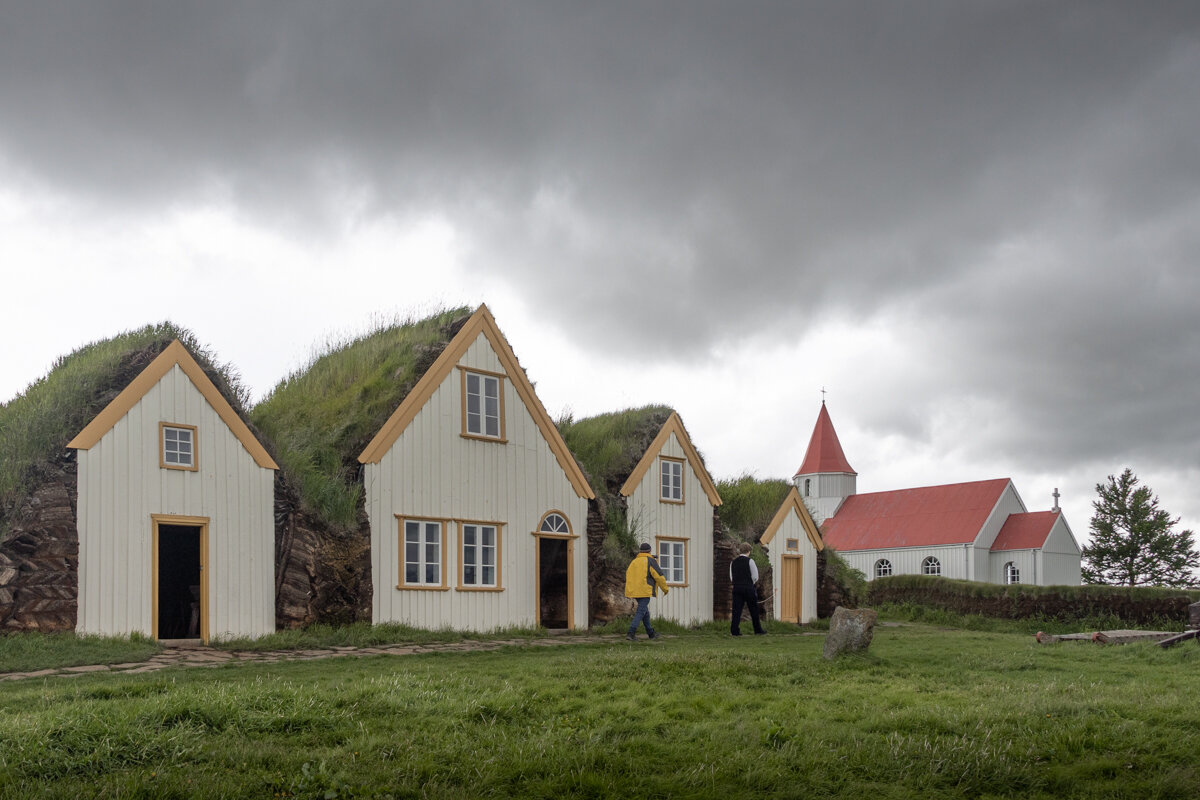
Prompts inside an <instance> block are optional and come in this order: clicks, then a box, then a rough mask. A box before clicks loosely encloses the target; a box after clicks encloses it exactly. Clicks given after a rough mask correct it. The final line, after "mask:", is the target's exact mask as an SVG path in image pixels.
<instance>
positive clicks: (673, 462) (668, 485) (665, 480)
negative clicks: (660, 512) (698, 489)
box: [659, 458, 683, 503]
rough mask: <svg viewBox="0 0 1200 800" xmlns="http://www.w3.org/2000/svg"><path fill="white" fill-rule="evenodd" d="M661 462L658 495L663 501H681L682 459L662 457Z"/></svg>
mask: <svg viewBox="0 0 1200 800" xmlns="http://www.w3.org/2000/svg"><path fill="white" fill-rule="evenodd" d="M660 462H661V463H662V492H661V494H660V495H659V497H660V499H661V500H662V501H663V502H664V503H682V502H683V460H682V459H678V458H663V459H660Z"/></svg>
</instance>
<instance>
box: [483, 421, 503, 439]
mask: <svg viewBox="0 0 1200 800" xmlns="http://www.w3.org/2000/svg"><path fill="white" fill-rule="evenodd" d="M486 419H487V430H486V431H485V432H484V433H485V435H487V436H495V437H497V438H499V436H500V419H499V418H498V417H487V418H486Z"/></svg>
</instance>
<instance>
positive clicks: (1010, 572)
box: [1004, 561, 1021, 583]
mask: <svg viewBox="0 0 1200 800" xmlns="http://www.w3.org/2000/svg"><path fill="white" fill-rule="evenodd" d="M1004 582H1005V583H1020V582H1021V570H1019V569H1017V565H1016V564H1014V563H1013V562H1011V561H1010V562H1008V563H1007V564H1005V565H1004Z"/></svg>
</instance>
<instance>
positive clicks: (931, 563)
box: [921, 556, 942, 575]
mask: <svg viewBox="0 0 1200 800" xmlns="http://www.w3.org/2000/svg"><path fill="white" fill-rule="evenodd" d="M921 574H922V575H941V574H942V562H940V561H938V560H937V559H936V558H934V557H933V556H926V557H925V560H924V561H922V562H921Z"/></svg>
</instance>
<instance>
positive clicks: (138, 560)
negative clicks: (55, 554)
mask: <svg viewBox="0 0 1200 800" xmlns="http://www.w3.org/2000/svg"><path fill="white" fill-rule="evenodd" d="M163 422H166V423H177V424H181V425H191V426H195V428H196V441H195V453H196V460H197V469H196V470H195V471H192V470H179V469H163V468H162V467H161V466H160V458H161V450H160V448H161V442H160V423H163ZM78 479H79V500H78V528H79V613H78V630H79V631H81V632H84V633H108V634H111V633H127V632H132V631H139V632H142V633H145V634H147V635H151V636H154V635H157V632H156V631H153V630H152V618H153V604H154V601H153V597H152V582H153V574H154V564H153V559H152V536H153V522H152V515H167V516H176V517H194V518H204V519H207V520H208V553H207V558H206V563H207V565H208V575H207V578H206V579H207V581H208V605H207V608H206V610H205V613H206V615H207V616H206V623H207V624H206V628H207V630H208V631H209V633H210V635H213V636H220V635H222V634H226V633H236V634H237V635H251V636H257V635H262V634H265V633H269V632H271V631H273V630H274V629H275V612H274V608H275V598H274V585H275V581H274V515H273V489H274V479H275V473H274V470H273V469H269V468H265V467H263V466H259V464H257V463H256V462H255V459H254V458H253V457H252V456H251V455H250V454H249V453H248V452H247V451H246V449H245V447H244V446H243V444H242V442H241V441H240V440H239V439H238V438H237V436H235V435H234V434H233V433H232V432H231V431H230V429H229V427H228V426H227V425H226V423H225V421H224V420H222V419H221V417H220V416H219V415H218V413H217V411H216V410H215V409H213V407H212V406H211V405H210V404H209V402H208V400H206V399H205V397H204V396H203V394H201V392H200V391H199V390H198V389H197V388H196V386H195V385H194V384H193V383H192V382H191V380H190V379H189V377H188V376H187V375H186V374H185V373H184V371H183V370H182V369H181V368H180V366H179V365H178V364H176V365H175V366H173V367H171V368H170V370H169V371H168V372H167V373H166V374H165V375H163V377H162V378H161V379H160V380H159V381H158V382H157V383H156V384H155V385H154V386H153V387H151V388H150V389H149V390H148V391H147V392H146V393H145V394H144V395H143V396H142V397H141V399H140V400H138V401H137V403H135V404H134V405H133V406H132V407H131V408H130V409H129V410H128V411H127V412H126V413H125V415H124V416H123V417H121V418H120V419H119V420H118V421H117V422H116V423H115V424H114V425H113V426H112V428H111V429H109V430H108V431H107V432H106V433H105V434H104V435H103V436H102V437H101V438H100V439H99V440H98V441H97V442H95V444H93V445H91V446H90V447H89V448H87V449H80V450H79V451H78Z"/></svg>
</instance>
